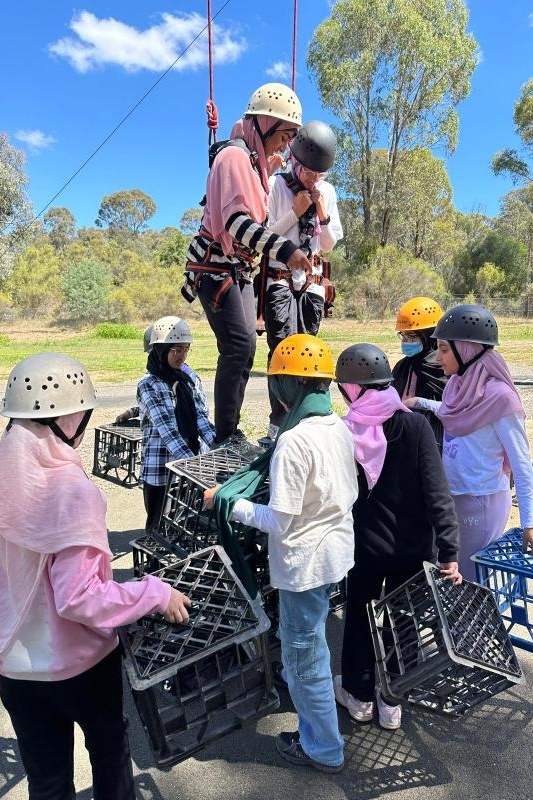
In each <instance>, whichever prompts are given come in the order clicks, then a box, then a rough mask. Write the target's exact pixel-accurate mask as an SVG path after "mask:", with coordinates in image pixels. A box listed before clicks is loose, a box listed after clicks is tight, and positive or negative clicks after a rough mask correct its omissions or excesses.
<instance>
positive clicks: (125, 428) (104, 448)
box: [93, 419, 142, 489]
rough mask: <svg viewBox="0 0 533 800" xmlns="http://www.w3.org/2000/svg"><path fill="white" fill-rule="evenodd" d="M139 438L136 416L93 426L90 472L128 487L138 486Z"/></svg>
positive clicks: (138, 424) (139, 428)
mask: <svg viewBox="0 0 533 800" xmlns="http://www.w3.org/2000/svg"><path fill="white" fill-rule="evenodd" d="M141 441H142V432H141V427H140V421H139V420H138V419H133V420H130V421H129V422H126V423H121V424H120V425H119V424H117V423H112V424H110V425H102V426H101V427H100V428H95V431H94V458H93V475H97V476H98V477H99V478H104V479H105V480H108V481H112V482H113V483H119V484H120V485H121V486H126V487H127V488H129V489H132V488H133V487H134V486H138V485H139V470H140V465H141Z"/></svg>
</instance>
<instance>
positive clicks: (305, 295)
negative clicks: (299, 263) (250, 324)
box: [265, 283, 324, 425]
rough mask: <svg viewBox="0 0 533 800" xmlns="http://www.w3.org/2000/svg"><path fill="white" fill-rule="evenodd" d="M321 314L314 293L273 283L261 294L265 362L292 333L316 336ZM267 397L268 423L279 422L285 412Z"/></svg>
mask: <svg viewBox="0 0 533 800" xmlns="http://www.w3.org/2000/svg"><path fill="white" fill-rule="evenodd" d="M323 314H324V298H323V297H321V296H320V295H319V294H316V293H315V292H301V293H297V294H294V293H293V292H292V291H291V290H290V288H289V286H287V285H285V284H283V283H273V284H272V285H271V286H269V287H268V289H267V292H266V295H265V330H266V334H267V342H268V350H269V353H268V361H269V363H270V359H271V357H272V353H273V352H274V350H275V349H276V347H277V346H278V344H279V343H280V342H282V341H283V340H284V339H286V338H287V336H292V334H293V333H310V334H311V336H316V335H317V333H318V329H319V328H320V322H321V320H322V316H323ZM268 396H269V399H270V408H271V413H270V422H271V423H272V424H273V425H281V423H282V422H283V419H284V417H285V414H286V411H285V409H284V408H283V406H282V405H281V403H280V402H279V400H278V399H277V398H276V397H274V395H273V394H272V392H270V390H269V392H268Z"/></svg>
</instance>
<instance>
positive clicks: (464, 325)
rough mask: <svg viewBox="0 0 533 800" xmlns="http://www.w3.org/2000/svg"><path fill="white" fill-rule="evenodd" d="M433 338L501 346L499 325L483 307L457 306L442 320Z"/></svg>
mask: <svg viewBox="0 0 533 800" xmlns="http://www.w3.org/2000/svg"><path fill="white" fill-rule="evenodd" d="M431 338H432V339H444V340H445V341H447V342H475V343H477V344H485V345H489V346H490V347H494V345H497V344H499V342H498V323H497V322H496V320H495V319H494V317H493V316H492V314H491V313H490V311H489V310H488V309H487V308H484V307H483V306H478V305H462V306H455V307H454V308H451V309H450V310H449V311H446V313H445V314H444V315H443V316H442V317H441V318H440V320H439V322H438V323H437V327H436V328H435V330H434V332H433V334H432V336H431Z"/></svg>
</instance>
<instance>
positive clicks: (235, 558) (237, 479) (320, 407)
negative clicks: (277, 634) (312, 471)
mask: <svg viewBox="0 0 533 800" xmlns="http://www.w3.org/2000/svg"><path fill="white" fill-rule="evenodd" d="M274 379H275V380H274ZM269 381H270V386H271V388H272V390H273V391H274V392H275V393H276V395H278V394H279V395H281V399H282V400H283V401H284V402H286V401H287V400H289V401H292V402H290V410H289V412H288V414H287V416H286V417H285V420H284V421H283V424H282V425H281V427H280V429H279V433H278V437H277V440H276V441H278V440H279V437H280V436H281V434H282V433H284V432H285V431H288V430H290V429H291V428H294V427H296V425H298V423H299V422H300V421H301V420H302V419H305V418H306V417H313V416H318V417H326V416H328V415H329V414H331V397H330V394H329V390H328V389H327V388H326V389H325V388H324V387H325V386H327V385H328V384H326V383H325V382H324V381H320V382H319V381H316V380H306V381H305V382H302V380H299V379H296V378H295V376H292V375H281V376H278V375H273V376H271V377H270V378H269ZM317 387H320V388H317ZM275 447H276V442H274V444H273V445H272V446H271V447H269V449H268V450H266V451H265V452H264V453H261V455H260V456H258V457H257V458H256V459H255V460H254V461H252V462H251V464H247V465H246V466H244V467H241V468H240V469H239V470H238V471H237V472H236V473H235V474H234V475H232V477H231V478H229V479H228V480H227V481H226V482H225V483H224V484H222V486H221V487H220V488H219V489H218V490H217V492H216V494H215V498H214V513H215V521H216V523H217V527H218V531H219V541H220V543H221V545H222V546H223V547H224V549H225V551H226V552H227V554H228V555H229V557H230V558H231V561H232V565H233V569H234V570H235V572H236V573H237V575H238V576H239V578H240V579H241V581H242V582H243V584H244V587H245V589H246V590H247V592H248V593H249V594H250V596H251V597H252V598H255V597H256V596H257V594H258V591H259V589H258V586H257V580H256V578H255V575H254V574H253V572H252V570H251V569H250V567H249V565H248V563H247V561H246V557H245V553H243V550H242V548H241V546H240V544H239V541H238V538H237V536H236V534H235V532H234V531H233V527H232V526H233V524H234V523H232V522H231V514H232V511H233V506H234V505H235V503H236V501H237V500H238V499H240V498H244V499H246V500H250V499H252V498H253V497H254V496H256V495H257V493H258V492H259V490H260V489H261V487H262V486H263V485H264V483H265V481H266V480H267V478H268V474H269V469H270V460H271V458H272V454H273V452H274V449H275ZM247 549H248V548H247Z"/></svg>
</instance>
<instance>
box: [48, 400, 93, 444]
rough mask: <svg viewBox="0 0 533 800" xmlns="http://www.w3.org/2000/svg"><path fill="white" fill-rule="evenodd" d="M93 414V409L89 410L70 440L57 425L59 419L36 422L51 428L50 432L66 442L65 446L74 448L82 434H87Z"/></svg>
mask: <svg viewBox="0 0 533 800" xmlns="http://www.w3.org/2000/svg"><path fill="white" fill-rule="evenodd" d="M92 413H93V410H92V408H89V409H88V410H87V411H86V412H85V414H84V415H83V418H82V420H81V422H80V424H79V425H78V427H77V428H76V432H75V433H74V435H73V436H71V437H70V438H69V437H68V436H67V434H66V433H65V431H63V430H61V428H60V427H59V425H58V424H57V419H58V418H57V417H55V418H53V419H36V420H34V422H38V423H39V425H47V426H48V427H49V428H50V430H51V431H52V432H53V433H55V435H56V436H57V437H58V439H61V441H62V442H65V444H68V446H69V447H74V442H75V441H76V439H78V438H79V437H80V436H81V435H82V433H84V432H85V429H86V427H87V425H88V424H89V420H90V419H91V414H92Z"/></svg>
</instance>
